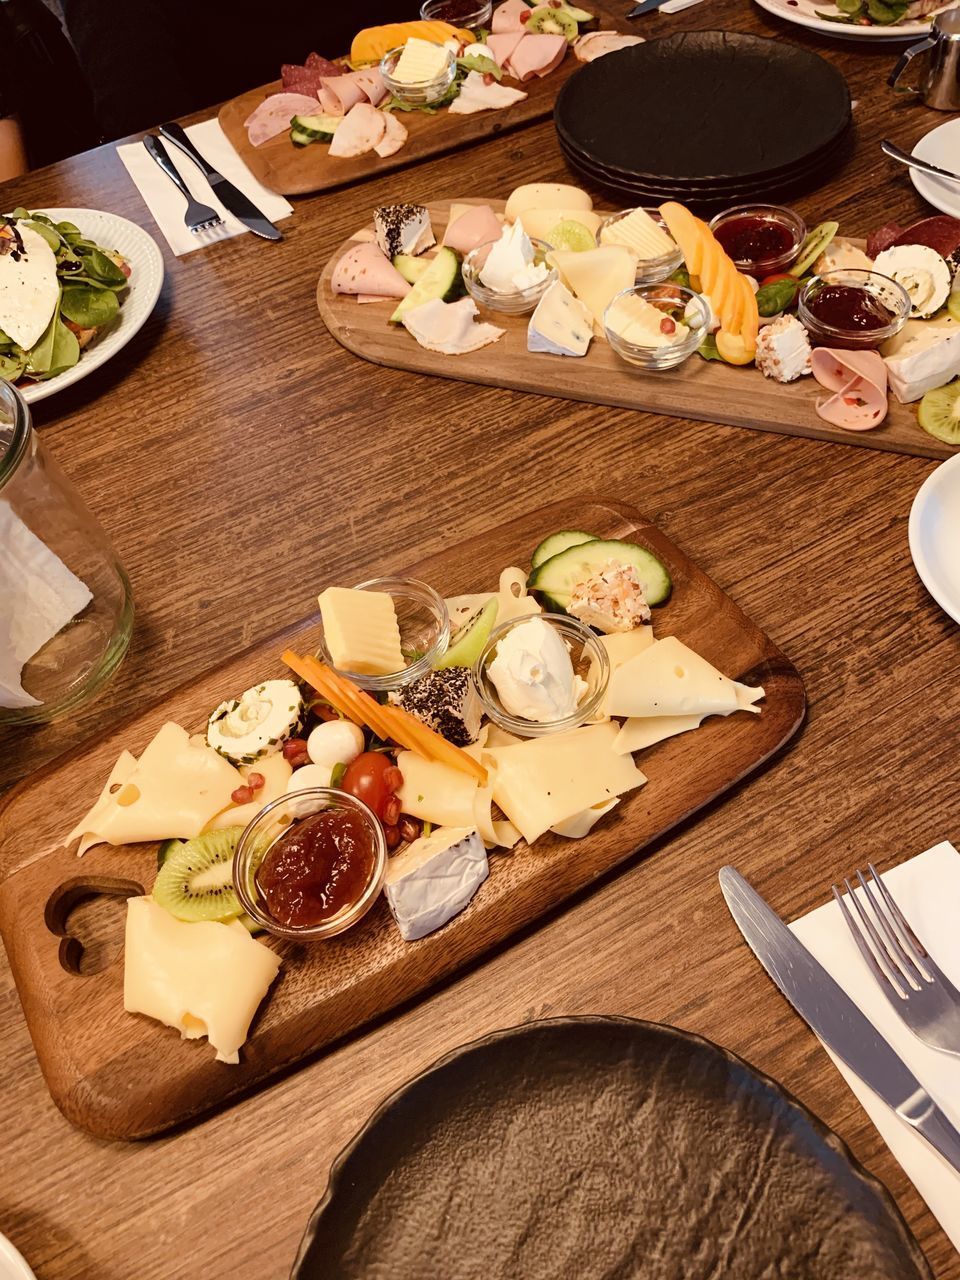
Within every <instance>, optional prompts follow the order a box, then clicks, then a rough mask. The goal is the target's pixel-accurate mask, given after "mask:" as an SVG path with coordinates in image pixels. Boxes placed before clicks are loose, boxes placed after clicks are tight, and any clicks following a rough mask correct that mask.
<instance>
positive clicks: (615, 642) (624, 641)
mask: <svg viewBox="0 0 960 1280" xmlns="http://www.w3.org/2000/svg"><path fill="white" fill-rule="evenodd" d="M597 639H598V640H599V642H600V643H601V644H602V645H603V647H604V649H606V651H607V657H608V658H609V660H610V675H611V676H612V675H613V673H614V671H619V669H620V668H621V667H622V666H623V665H624V663H626V662H629V661H630V659H631V658H635V657H636V656H637V654H638V653H643V651H644V650H645V649H649V647H650V646H651V645H652V644H653V627H651V626H643V627H634V629H633V630H632V631H618V632H613V633H611V634H610V635H607V636H597ZM595 665H596V664H595V663H594V661H593V659H592V657H591V660H590V670H589V672H588V673H587V685H588V686H589V688H591V689H593V688H595V687H596V685H595V679H596V676H595V672H594V667H595ZM609 694H610V686H609V684H608V685H607V692H606V694H604V698H603V702H602V703H601V705H600V707H599V708H598V711H597V716H596V719H598V720H603V719H605V718H606V717H608V716H609V714H610V712H609V711H608V710H607V699H608V697H609Z"/></svg>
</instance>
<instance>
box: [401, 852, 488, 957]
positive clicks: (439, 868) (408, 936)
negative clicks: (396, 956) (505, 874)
mask: <svg viewBox="0 0 960 1280" xmlns="http://www.w3.org/2000/svg"><path fill="white" fill-rule="evenodd" d="M489 871H490V867H489V864H488V862H487V851H486V850H485V849H484V847H483V841H482V840H481V839H480V834H479V832H477V831H476V830H473V829H471V828H470V827H440V828H438V829H437V830H436V831H433V832H431V834H430V835H428V836H421V837H420V839H419V840H414V842H413V843H412V844H410V845H408V846H407V847H406V849H401V850H400V852H399V853H396V854H394V855H393V857H392V858H391V859H390V861H389V863H388V864H387V874H386V879H385V880H384V888H383V891H384V894H385V895H386V899H387V902H388V903H389V904H390V910H391V911H392V912H393V915H394V918H395V920H396V922H397V926H398V927H399V929H400V934H401V936H402V937H403V938H404V939H405V941H407V942H414V941H415V940H416V939H417V938H422V937H424V936H425V935H426V934H428V933H432V932H433V931H434V929H439V928H440V927H441V926H442V925H445V924H446V923H447V921H448V920H452V919H453V917H454V916H455V915H457V914H459V912H461V911H462V910H463V909H464V907H465V906H466V905H467V903H468V902H469V901H470V900H471V898H472V897H473V895H474V894H475V893H476V892H477V890H478V889H479V887H480V886H481V884H483V882H484V880H486V878H487V876H488V874H489Z"/></svg>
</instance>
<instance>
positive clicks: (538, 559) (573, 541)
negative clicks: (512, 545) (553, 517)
mask: <svg viewBox="0 0 960 1280" xmlns="http://www.w3.org/2000/svg"><path fill="white" fill-rule="evenodd" d="M596 541H597V537H596V534H594V533H583V532H582V531H581V530H580V529H561V530H560V532H559V533H551V534H550V536H549V538H544V540H543V541H542V542H541V543H539V544H538V545H537V546H536V547H534V549H533V555H532V556H531V557H530V567H531V569H536V568H538V567H539V566H540V565H542V564H543V562H544V560H549V559H550V557H551V556H558V555H559V554H560V552H561V551H566V549H567V547H578V546H580V544H581V543H583V542H596Z"/></svg>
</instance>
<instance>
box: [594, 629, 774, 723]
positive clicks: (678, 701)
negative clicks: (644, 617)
mask: <svg viewBox="0 0 960 1280" xmlns="http://www.w3.org/2000/svg"><path fill="white" fill-rule="evenodd" d="M762 697H763V690H762V689H752V688H749V687H748V686H747V685H738V684H737V682H736V681H734V680H731V679H729V678H728V677H727V676H725V675H723V673H722V672H720V671H718V670H717V669H716V667H714V666H712V665H711V664H710V663H709V662H707V660H706V658H701V657H700V655H699V654H698V653H694V651H693V650H692V649H689V648H688V647H687V646H686V645H685V644H684V643H683V642H682V641H681V640H678V639H677V637H676V636H666V637H665V638H664V639H663V640H657V641H656V642H655V643H654V644H652V645H650V646H649V648H647V649H645V650H644V651H643V652H642V653H639V654H638V655H637V656H636V657H635V658H631V659H630V661H629V662H625V663H624V664H623V666H621V667H618V669H617V670H616V671H614V672H613V674H612V675H611V677H610V684H609V685H608V687H607V708H608V710H609V713H610V715H612V716H688V715H699V716H701V717H703V716H710V715H729V714H730V713H731V712H732V711H737V710H753V711H758V708H756V707H755V706H754V705H753V704H754V703H755V702H756V701H757V700H758V699H759V698H762Z"/></svg>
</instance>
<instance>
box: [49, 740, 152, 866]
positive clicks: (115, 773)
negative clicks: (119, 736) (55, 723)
mask: <svg viewBox="0 0 960 1280" xmlns="http://www.w3.org/2000/svg"><path fill="white" fill-rule="evenodd" d="M136 767H137V757H136V756H135V755H133V754H132V753H131V752H129V751H121V752H120V756H119V758H118V760H117V763H116V764H115V765H114V766H113V768H112V769H111V770H110V777H109V778H107V780H106V782H105V783H104V784H103V790H102V791H101V792H100V798H99V799H98V800H97V802H96V804H95V805H94V806H93V808H92V809H91V810H90V812H89V813H88V814H86V815H85V816H84V817H83V818H81V819H80V821H79V822H78V823H77V825H76V826H75V827H74V828H73V830H72V831H71V832H70V834H69V835H68V836H67V838H66V840H64V842H63V843H64V846H66V845H70V844H72V843H73V842H74V840H76V838H77V836H79V837H80V845H79V847H78V848H77V857H78V858H82V857H83V855H84V854H85V853H86V851H87V850H88V849H89V848H90V847H91V846H92V845H95V844H100V843H101V841H100V837H99V836H97V835H95V834H94V830H95V828H96V825H97V823H98V822H99V821H100V819H101V817H103V815H104V814H106V813H107V812H108V811H109V809H110V807H111V805H112V802H113V794H114V791H115V790H119V789H120V787H121V785H122V784H123V783H124V782H126V780H127V779H128V778H129V777H130V775H131V773H133V771H134V769H136Z"/></svg>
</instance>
